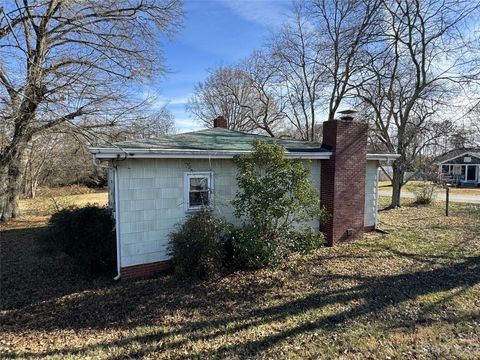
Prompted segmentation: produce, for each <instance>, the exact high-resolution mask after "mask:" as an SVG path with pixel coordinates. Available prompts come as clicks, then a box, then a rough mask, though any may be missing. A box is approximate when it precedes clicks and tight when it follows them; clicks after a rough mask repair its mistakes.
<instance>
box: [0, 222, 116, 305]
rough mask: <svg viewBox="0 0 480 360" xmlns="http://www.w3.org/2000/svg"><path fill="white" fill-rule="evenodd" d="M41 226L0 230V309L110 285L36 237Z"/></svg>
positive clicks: (40, 233) (41, 231)
mask: <svg viewBox="0 0 480 360" xmlns="http://www.w3.org/2000/svg"><path fill="white" fill-rule="evenodd" d="M45 229H46V227H45V226H38V227H32V228H16V229H9V230H3V231H2V232H1V234H0V247H1V251H0V263H1V272H0V284H1V290H2V296H1V303H0V309H1V310H15V309H21V308H23V307H26V306H31V305H34V304H36V303H40V302H43V301H48V300H49V299H57V298H59V297H62V296H65V295H68V294H72V293H75V292H79V291H84V290H88V289H98V288H100V287H105V286H111V284H112V281H111V279H106V278H104V277H103V278H102V277H96V278H95V277H92V276H91V275H90V274H86V273H85V272H84V271H82V270H81V269H79V268H78V266H77V265H76V264H75V262H74V261H73V260H72V259H71V258H70V257H68V256H67V255H65V254H61V253H55V252H51V251H48V250H47V247H46V245H45V244H43V243H42V242H41V240H39V239H40V238H41V235H42V234H43V232H44V231H45Z"/></svg>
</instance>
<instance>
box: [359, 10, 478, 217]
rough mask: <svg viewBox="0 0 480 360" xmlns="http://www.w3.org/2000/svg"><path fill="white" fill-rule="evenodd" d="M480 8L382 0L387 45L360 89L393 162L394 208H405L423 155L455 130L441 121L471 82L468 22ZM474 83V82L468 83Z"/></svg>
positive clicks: (376, 51)
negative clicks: (409, 175)
mask: <svg viewBox="0 0 480 360" xmlns="http://www.w3.org/2000/svg"><path fill="white" fill-rule="evenodd" d="M477 8H478V4H472V3H470V2H466V1H457V0H452V1H449V0H445V1H442V2H437V1H434V0H425V1H418V0H384V1H382V8H381V10H382V13H383V31H382V34H383V36H382V38H383V39H382V42H378V43H376V44H375V46H374V47H371V48H370V51H371V61H370V62H369V65H368V67H366V68H365V75H364V76H365V78H368V79H369V81H368V82H366V83H364V84H362V86H361V87H359V88H358V94H359V96H360V97H361V98H362V99H363V100H364V101H365V102H366V103H367V104H368V105H369V106H370V109H371V119H372V126H373V130H374V132H375V135H376V137H377V139H378V140H379V142H380V143H381V144H383V148H384V149H385V150H387V151H389V152H394V153H398V154H400V158H399V159H397V160H396V161H395V162H394V163H393V195H392V202H391V206H392V207H397V206H400V192H401V188H402V186H403V185H404V183H405V181H406V179H405V176H404V175H405V172H406V171H407V170H408V169H409V168H410V167H411V166H412V162H413V160H414V159H415V158H416V157H417V156H418V154H419V153H420V152H421V151H422V150H423V149H425V148H426V147H428V146H429V145H431V144H433V143H435V142H436V141H437V139H438V138H439V135H440V134H445V133H448V132H449V131H451V128H449V127H448V123H443V122H439V121H436V119H438V118H439V115H438V114H439V113H441V111H442V110H443V109H445V108H447V107H448V106H449V105H450V104H451V99H452V98H453V95H454V94H455V93H456V90H458V88H457V87H456V85H457V84H462V82H463V81H467V80H468V79H469V78H470V76H469V75H470V74H467V73H466V72H465V71H466V69H467V65H468V64H467V63H466V60H465V57H464V56H463V54H462V52H461V48H462V47H463V46H465V42H464V41H465V37H464V36H463V35H464V31H465V29H467V27H466V21H467V19H468V18H469V17H470V16H471V15H472V14H473V12H474V10H476V9H477ZM468 81H469V80H468Z"/></svg>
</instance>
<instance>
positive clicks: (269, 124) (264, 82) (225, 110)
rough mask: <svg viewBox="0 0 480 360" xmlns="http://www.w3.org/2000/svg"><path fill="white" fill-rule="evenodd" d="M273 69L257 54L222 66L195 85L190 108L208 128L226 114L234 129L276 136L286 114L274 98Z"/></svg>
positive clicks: (229, 125) (189, 104)
mask: <svg viewBox="0 0 480 360" xmlns="http://www.w3.org/2000/svg"><path fill="white" fill-rule="evenodd" d="M272 77H273V69H272V68H271V67H269V66H267V60H266V58H265V56H264V55H263V54H262V53H260V52H255V53H253V54H252V56H251V57H250V58H248V59H247V60H245V61H243V62H241V63H240V64H239V65H237V66H232V67H220V68H217V69H215V70H213V71H211V73H210V76H209V77H208V78H207V79H206V80H205V81H203V82H199V83H198V84H197V85H196V86H195V94H194V95H193V97H192V98H191V99H189V102H188V105H187V109H188V111H190V112H191V113H192V114H193V115H194V116H195V117H196V118H197V119H199V120H200V121H201V122H203V124H204V125H205V126H206V127H212V126H213V123H212V120H213V119H214V118H215V117H216V116H218V115H223V116H224V117H225V118H226V119H227V121H228V127H229V129H232V130H239V131H247V132H252V131H253V132H255V131H261V132H265V133H267V134H268V135H270V136H274V135H275V134H274V132H275V129H276V128H277V127H278V126H279V125H280V124H281V122H282V121H283V117H284V114H283V111H282V107H281V105H280V103H279V102H277V101H276V99H275V98H274V97H273V95H272V89H271V81H272Z"/></svg>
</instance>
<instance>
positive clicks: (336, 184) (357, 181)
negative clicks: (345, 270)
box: [320, 115, 368, 246]
mask: <svg viewBox="0 0 480 360" xmlns="http://www.w3.org/2000/svg"><path fill="white" fill-rule="evenodd" d="M367 130H368V125H367V124H366V123H364V122H360V121H355V120H353V117H351V116H350V115H348V116H344V117H342V118H340V119H339V120H333V121H326V122H324V123H323V144H324V145H326V146H327V147H330V148H331V151H332V156H331V158H330V159H329V160H322V162H321V177H322V178H321V182H320V204H321V205H323V206H324V207H325V208H326V209H327V211H328V213H329V214H330V220H329V221H328V222H326V223H324V224H321V226H320V229H321V231H323V232H324V233H325V236H326V240H327V243H328V245H329V246H333V245H335V244H338V243H341V242H343V241H346V240H353V239H357V238H359V237H361V236H362V235H363V231H364V212H365V171H366V162H367Z"/></svg>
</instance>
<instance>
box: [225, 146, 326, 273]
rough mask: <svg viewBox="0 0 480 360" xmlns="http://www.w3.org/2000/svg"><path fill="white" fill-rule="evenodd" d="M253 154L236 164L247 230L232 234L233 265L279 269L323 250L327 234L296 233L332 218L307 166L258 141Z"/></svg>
mask: <svg viewBox="0 0 480 360" xmlns="http://www.w3.org/2000/svg"><path fill="white" fill-rule="evenodd" d="M253 150H254V151H253V153H252V154H248V155H243V156H237V157H236V158H235V163H236V165H237V168H238V176H237V182H238V188H239V190H238V192H237V194H236V195H235V199H234V200H233V206H234V208H235V214H236V215H237V216H238V217H240V218H243V220H244V227H243V228H241V229H237V230H236V231H235V232H234V233H233V237H232V243H231V246H230V248H231V253H232V255H231V257H232V262H233V264H234V265H235V266H237V267H240V268H260V267H264V266H274V265H276V264H278V263H279V262H280V260H282V259H283V258H284V257H285V256H286V255H287V254H288V253H289V252H292V251H298V252H308V251H311V250H313V249H316V248H318V247H319V246H321V245H323V243H324V238H323V235H322V234H317V233H314V232H313V231H306V230H305V231H298V230H292V228H293V226H294V225H298V224H301V223H302V222H305V221H309V220H312V219H315V218H316V219H320V221H325V220H326V219H327V217H328V214H327V213H326V211H325V210H324V209H321V208H320V204H319V196H318V190H317V189H315V188H314V187H313V186H312V184H311V172H310V169H309V168H308V167H306V166H305V165H304V162H303V163H302V162H299V161H295V160H289V159H286V158H285V148H283V147H282V146H279V145H276V144H275V143H274V144H269V143H267V142H265V141H257V142H254V144H253Z"/></svg>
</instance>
